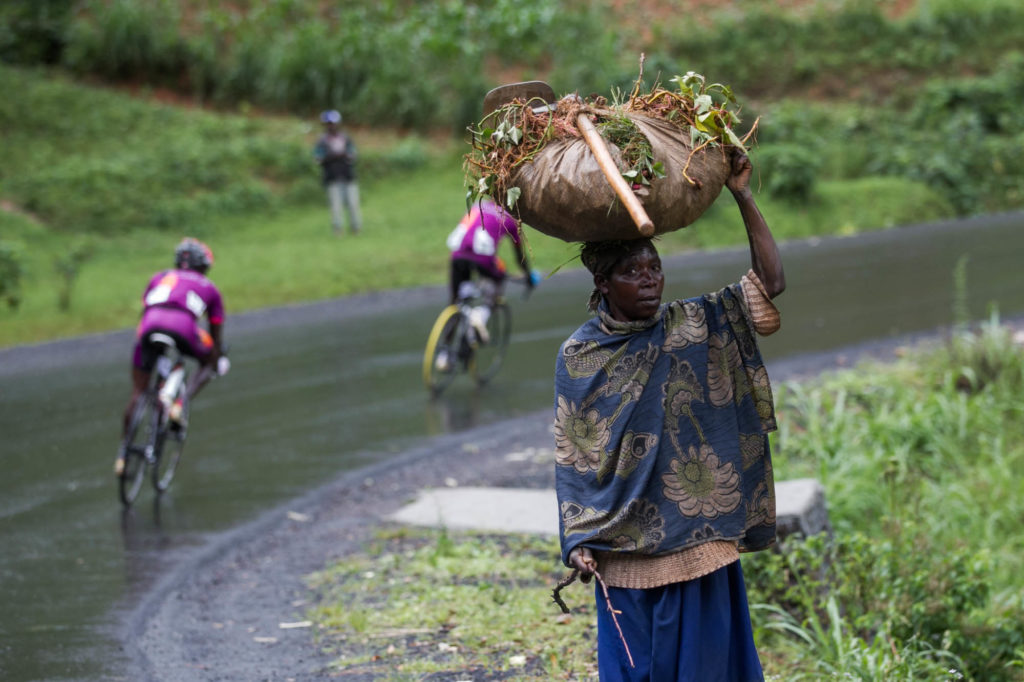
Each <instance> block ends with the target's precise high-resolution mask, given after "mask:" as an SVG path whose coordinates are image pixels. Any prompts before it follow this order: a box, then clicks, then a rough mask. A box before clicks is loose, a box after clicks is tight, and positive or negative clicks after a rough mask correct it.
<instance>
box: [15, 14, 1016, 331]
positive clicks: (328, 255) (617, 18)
mask: <svg viewBox="0 0 1024 682" xmlns="http://www.w3.org/2000/svg"><path fill="white" fill-rule="evenodd" d="M1022 33H1024V8H1022V7H1021V6H1020V3H1018V2H1015V1H1013V0H928V1H927V2H926V1H924V0H921V1H920V2H910V1H907V0H900V1H898V2H897V1H895V0H887V1H883V2H866V1H863V0H797V1H795V2H791V3H787V4H786V5H785V6H776V5H773V4H767V3H746V2H740V1H739V0H661V1H655V0H642V1H641V2H634V3H623V2H619V1H617V0H598V1H597V2H582V1H578V0H562V1H559V0H521V1H515V2H513V1H512V0H496V1H494V2H482V1H480V2H477V1H473V0H444V1H438V2H423V3H421V2H411V1H399V0H387V1H384V2H368V1H362V0H357V1H353V2H346V3H321V2H309V1H305V2H304V1H300V0H240V1H238V2H232V3H220V2H215V1H214V0H177V1H172V0H143V1H136V0H78V1H72V0H9V1H8V2H5V3H3V4H0V62H2V63H0V87H2V88H3V91H5V92H9V93H17V96H16V97H6V98H3V99H2V100H0V130H2V131H3V132H2V135H0V153H2V155H3V159H4V162H3V164H0V251H2V252H3V253H4V261H5V263H7V265H6V266H5V267H4V268H3V269H2V270H0V277H3V283H2V288H3V291H5V292H6V291H18V292H20V293H19V294H18V295H17V296H16V297H15V299H9V300H16V302H17V305H14V304H12V305H8V306H5V307H3V308H0V315H3V316H4V319H5V320H10V321H13V322H14V324H10V325H8V324H4V325H0V344H4V345H6V344H11V343H21V342H26V341H35V340H42V339H47V338H55V337H57V336H69V335H73V334H77V333H81V332H83V331H97V330H101V329H109V328H112V327H123V326H128V325H130V324H132V323H133V321H134V318H135V315H136V314H137V303H136V301H135V294H134V290H135V289H136V288H137V287H138V284H137V282H138V281H142V280H144V278H145V277H146V276H147V274H148V273H149V272H151V271H152V270H154V269H156V268H157V267H162V266H164V265H165V264H166V260H167V256H166V254H167V253H168V252H169V251H170V249H171V248H172V247H173V244H174V242H175V241H177V239H179V238H180V236H181V235H182V234H183V233H188V234H194V235H197V236H200V237H202V238H205V239H207V240H208V241H210V242H211V244H212V245H213V246H214V248H215V250H217V251H218V253H229V254H231V257H230V258H221V259H220V261H219V262H218V266H217V273H216V277H217V281H218V284H219V285H221V287H222V288H223V289H224V290H225V295H226V296H227V298H228V299H229V300H231V301H233V309H234V310H240V309H246V308H251V307H256V306H261V305H270V304H274V303H282V302H293V301H304V300H313V299H317V298H324V297H330V296H337V295H343V294H347V293H354V292H359V291H367V290H372V289H374V288H383V287H394V286H402V285H407V284H430V283H440V282H441V281H443V279H444V274H445V273H444V253H443V249H442V248H441V246H440V244H442V243H443V239H444V236H445V235H446V234H447V232H448V230H449V229H450V228H451V226H452V225H453V224H454V223H455V222H456V221H457V220H458V218H459V215H460V213H461V210H462V197H463V193H464V187H463V177H462V171H461V160H462V158H461V157H462V154H463V153H464V152H465V151H467V149H468V145H466V144H465V139H466V138H465V130H466V126H467V125H469V124H470V123H472V122H474V120H475V118H476V117H477V113H478V108H479V105H480V102H481V101H482V98H483V95H484V94H485V93H486V91H487V90H488V89H489V88H491V87H494V86H495V85H497V84H500V83H506V82H510V81H515V80H526V79H533V78H543V79H545V80H548V81H549V82H550V83H551V84H552V86H553V87H554V88H555V90H556V92H558V93H560V94H561V93H567V92H572V91H578V92H581V93H585V94H589V93H591V92H598V93H602V94H614V93H615V92H616V90H617V89H623V88H628V87H630V86H631V85H632V83H633V81H634V80H635V79H636V78H637V76H638V73H639V55H640V54H641V53H644V54H645V55H646V66H645V69H644V76H645V80H646V81H647V83H648V84H649V85H653V84H654V82H655V81H657V80H660V81H661V82H662V83H665V82H667V80H668V79H669V78H671V77H672V76H674V75H677V74H680V73H683V72H685V71H687V70H695V71H698V72H701V73H703V74H705V75H706V76H707V78H708V79H709V81H712V82H715V81H717V82H722V83H726V84H728V85H730V86H731V87H732V89H733V90H734V92H736V94H737V97H738V98H739V101H740V103H741V104H742V105H743V109H742V111H741V114H742V118H743V123H742V127H743V128H746V127H749V126H752V125H753V123H754V122H755V121H758V131H759V132H758V135H757V144H756V146H755V148H754V150H753V152H752V154H753V157H754V162H755V167H756V169H757V171H758V177H757V179H756V187H755V189H756V190H758V191H759V197H758V200H759V204H760V205H761V208H762V211H763V212H764V213H765V215H766V216H767V217H768V218H769V221H770V223H771V224H772V225H773V227H774V228H775V229H776V232H777V236H778V237H780V238H781V239H789V238H797V237H805V236H810V235H818V234H836V233H843V234H846V233H851V232H856V231H859V230H864V229H874V228H882V227H891V226H895V225H901V224H905V223H909V222H921V221H928V220H937V219H940V218H945V217H955V216H966V215H974V214H978V213H986V212H995V211H1005V210H1013V209H1018V208H1020V207H1021V206H1022V204H1024V197H1022V191H1024V182H1022V178H1024V153H1022V152H1024V132H1021V131H1024V120H1022V119H1024V113H1022V108H1021V107H1020V106H1019V102H1021V101H1022V100H1024V56H1022V52H1021V50H1020V47H1019V45H1018V43H1017V37H1018V36H1019V35H1021V34H1022ZM326 107H337V108H339V109H340V110H342V112H343V113H344V115H345V123H346V126H348V127H350V128H351V130H352V132H353V133H354V135H355V138H356V140H357V144H358V145H359V149H360V161H359V173H360V185H361V189H362V191H363V199H364V213H365V214H366V216H365V217H366V222H367V225H368V228H369V229H367V230H366V231H365V234H364V235H362V236H363V237H365V239H364V240H363V244H365V246H363V245H360V246H355V247H353V246H352V245H348V244H347V245H341V244H338V243H335V242H331V241H329V239H328V235H327V233H326V230H325V229H324V227H323V220H324V214H325V212H324V210H323V207H322V204H323V198H322V195H321V191H320V188H319V186H318V177H317V171H316V168H315V166H314V164H313V163H312V161H311V159H310V146H311V144H312V142H313V140H314V139H315V136H316V134H317V132H318V130H317V126H316V124H315V122H316V118H315V117H316V113H317V112H318V111H319V110H321V109H323V108H326ZM725 203H726V206H724V207H720V206H718V205H716V206H715V207H713V208H712V210H711V211H710V212H709V213H708V215H707V216H705V218H703V219H702V220H701V222H700V225H699V227H697V228H696V229H688V230H683V231H680V232H677V233H673V234H672V235H670V236H669V237H668V238H666V239H665V241H664V242H663V244H664V248H665V250H666V251H668V252H671V251H673V250H679V249H691V248H707V247H715V246H722V245H731V244H736V243H739V242H740V241H741V240H742V239H743V235H742V231H741V230H737V229H734V227H733V226H734V224H735V220H734V215H733V211H732V210H731V207H729V206H728V205H727V204H728V201H726V202H725ZM413 216H414V218H413ZM527 233H528V237H529V239H530V243H531V248H532V250H533V254H534V257H535V260H536V262H537V264H538V266H539V267H540V268H541V269H542V270H545V271H550V270H553V269H555V268H557V267H559V266H560V265H563V264H565V263H567V262H568V261H570V259H571V257H572V250H571V249H568V248H566V246H565V245H564V244H561V243H559V242H553V241H552V240H550V239H548V238H546V237H545V236H543V235H540V234H538V233H534V232H533V231H530V230H528V231H527ZM68 251H73V252H76V253H81V254H85V255H84V256H83V257H82V258H80V259H79V260H78V261H77V266H76V267H75V268H74V270H73V271H69V270H68V269H66V268H62V265H61V261H62V259H64V258H65V255H66V252H68ZM366 254H377V257H379V258H381V259H382V262H381V263H380V265H381V267H382V268H383V269H384V270H385V271H387V272H389V273H392V274H391V275H390V276H389V277H388V278H386V279H385V278H379V277H372V276H371V277H368V276H367V270H366V269H365V268H362V267H348V266H349V265H350V261H351V260H354V259H356V258H361V257H363V256H365V255H366ZM342 264H345V266H344V267H341V265H342ZM254 266H257V267H255V268H254ZM55 272H59V273H62V274H60V275H57V276H55ZM129 292H131V293H129Z"/></svg>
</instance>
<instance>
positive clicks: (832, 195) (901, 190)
mask: <svg viewBox="0 0 1024 682" xmlns="http://www.w3.org/2000/svg"><path fill="white" fill-rule="evenodd" d="M461 183H462V170H461V165H460V161H459V159H458V158H440V159H438V160H435V161H432V162H431V163H429V164H428V165H427V166H426V167H424V168H423V169H422V170H416V171H412V172H410V173H407V174H406V175H404V176H403V178H402V180H401V186H400V187H399V188H395V189H392V188H391V187H385V186H381V185H371V186H369V187H367V188H366V189H365V190H363V192H362V194H363V197H362V204H363V213H364V222H365V230H364V232H363V233H362V234H360V235H358V236H351V235H344V236H341V237H335V236H334V235H332V234H331V230H330V225H329V222H328V216H327V209H326V206H322V205H321V204H320V202H319V201H318V200H317V201H312V202H309V203H308V204H306V205H299V206H293V207H286V208H281V209H277V210H275V211H271V212H268V213H265V214H249V215H241V216H235V217H223V218H218V219H215V220H211V221H210V223H209V224H208V225H206V226H204V227H202V228H201V229H189V227H188V226H182V227H181V228H180V229H174V230H170V229H169V230H166V231H162V232H157V233H154V232H153V231H151V230H137V231H132V232H129V233H126V234H118V235H111V236H107V237H102V238H99V237H89V236H73V235H67V234H63V233H58V232H54V231H51V230H47V229H45V228H43V227H42V226H40V225H39V224H37V223H34V222H33V221H32V220H31V219H29V218H26V217H23V216H18V215H11V214H6V215H5V214H3V213H0V230H2V234H3V235H4V239H5V240H8V241H10V242H13V243H15V244H16V245H17V248H18V250H19V252H20V253H21V254H22V256H21V262H22V267H23V272H24V275H23V281H22V286H21V303H20V305H19V307H18V308H15V309H11V308H7V307H5V306H0V347H5V346H11V345H18V344H25V343H33V342H39V341H45V340H53V339H57V338H67V337H72V336H77V335H80V334H85V333H91V332H99V331H107V330H112V329H121V328H126V327H130V326H132V325H134V323H135V322H136V321H137V319H138V314H139V311H140V303H139V296H140V295H141V292H142V288H143V287H144V286H145V283H146V281H147V280H148V278H149V276H150V275H151V274H152V273H153V272H155V271H156V270H158V269H161V268H165V267H169V266H170V264H171V260H172V257H173V249H174V245H175V244H176V243H177V242H178V240H179V239H180V238H181V237H182V236H185V235H192V236H197V237H200V238H202V239H204V240H206V241H207V242H208V243H209V244H210V246H211V248H213V250H214V253H215V254H216V257H217V262H216V265H215V266H214V268H213V270H212V271H211V273H210V274H211V277H212V278H213V280H214V281H215V282H216V283H217V285H218V286H219V287H220V288H221V290H222V292H223V294H224V297H225V301H226V304H227V306H228V313H229V316H230V314H231V313H232V312H241V311H244V310H252V309H256V308H262V307H267V306H273V305H280V304H287V303H297V302H307V301H314V300H321V299H326V298H333V297H337V296H346V295H351V294H357V293H364V292H370V291H379V290H385V289H396V288H403V287H411V286H419V285H431V284H441V283H444V282H446V281H447V276H448V265H447V251H446V249H445V246H444V240H445V237H447V235H448V232H449V231H450V230H451V229H452V228H453V227H454V226H455V224H456V223H457V222H458V220H459V218H460V217H461V211H462V209H463V206H464V203H463V193H462V191H461V187H462V184H461ZM759 203H760V205H761V208H762V211H763V212H764V214H765V216H766V217H767V219H768V220H769V222H770V224H771V225H772V227H773V229H774V231H775V232H776V235H777V238H778V239H779V240H780V241H784V240H786V239H792V238H802V237H807V236H812V235H828V234H853V233H856V232H859V231H862V230H868V229H877V228H884V227H891V226H896V225H900V224H909V223H914V222H922V221H928V220H938V219H941V218H944V217H948V216H949V215H950V214H949V212H948V211H946V210H945V204H944V202H943V201H942V200H941V198H940V197H938V196H936V195H935V194H934V193H932V192H931V191H930V190H928V189H927V188H925V187H923V186H921V185H919V184H916V183H913V182H910V181H897V182H893V181H882V180H878V181H875V180H864V181H849V182H837V183H834V184H831V183H824V184H823V186H822V187H821V199H820V200H819V201H818V202H816V203H815V204H814V205H810V206H801V207H791V206H789V205H787V204H785V203H784V202H775V201H772V200H770V199H764V198H762V199H759ZM730 204H732V199H731V197H729V196H727V195H725V196H721V197H720V199H719V202H718V203H717V204H716V205H715V206H714V207H712V209H711V210H710V211H709V213H708V214H706V215H705V216H704V217H703V218H702V219H701V221H700V222H699V223H698V224H696V225H694V226H691V227H689V228H686V229H685V230H682V231H679V232H675V233H671V234H669V235H666V236H664V237H663V238H662V241H661V243H660V244H661V247H662V249H663V251H664V252H665V253H674V252H679V251H683V250H690V249H711V248H720V247H725V246H733V245H737V244H743V243H745V242H744V241H743V240H744V239H745V236H744V232H743V224H742V221H741V220H740V218H739V214H738V212H737V211H736V209H735V206H734V205H730ZM858 204H859V205H858ZM834 216H843V217H842V218H838V219H837V218H835V217H834ZM526 236H527V239H528V243H529V247H530V250H531V254H532V256H533V260H534V263H535V264H536V266H537V267H538V269H540V270H541V271H542V272H543V273H545V274H547V273H550V272H551V271H553V270H555V269H556V268H558V267H560V266H562V265H565V267H579V262H578V261H572V262H569V261H571V259H573V257H574V256H575V254H576V249H575V248H574V247H573V246H572V245H570V244H567V243H565V242H562V241H559V240H557V239H553V238H551V237H548V236H546V235H544V234H541V233H539V232H537V231H535V230H533V229H532V228H526ZM504 248H505V251H504V252H503V256H504V257H505V259H506V261H507V262H509V263H510V264H511V263H514V257H513V254H512V253H511V251H510V250H509V249H508V248H507V245H506V246H505V247H504ZM75 253H83V254H84V260H83V261H82V262H81V264H80V265H78V266H77V267H76V270H75V273H74V279H73V281H70V282H69V281H68V280H66V279H65V278H64V276H63V275H62V274H61V272H62V271H61V267H62V266H63V265H64V264H67V263H68V262H69V260H70V258H71V257H72V256H73V254H75ZM511 267H512V268H513V269H514V267H515V266H514V265H512V266H511ZM65 295H66V296H68V297H69V307H68V309H66V310H62V309H61V307H60V305H59V301H60V299H61V297H62V296H65ZM229 325H230V322H229ZM228 333H230V331H229V332H228Z"/></svg>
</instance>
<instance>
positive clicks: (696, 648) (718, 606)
mask: <svg viewBox="0 0 1024 682" xmlns="http://www.w3.org/2000/svg"><path fill="white" fill-rule="evenodd" d="M595 583H596V581H595ZM596 594H597V663H598V670H599V672H600V675H601V682H619V681H620V680H621V681H623V682H641V681H643V682H761V681H762V680H764V673H763V672H762V670H761V661H760V660H759V659H758V657H757V649H756V648H755V647H754V633H753V631H752V629H751V626H750V611H749V610H748V608H747V590H746V586H745V585H744V583H743V570H742V568H740V562H739V561H734V562H733V563H731V564H729V565H728V566H724V567H723V568H720V569H718V570H717V571H715V572H714V573H711V574H709V575H706V576H704V577H703V578H697V579H696V580H689V581H686V582H682V583H673V584H671V585H665V586H664V587H656V588H653V589H648V590H631V589H626V588H621V587H609V588H608V595H609V598H610V599H611V603H612V607H613V608H615V610H616V611H621V612H622V613H618V614H616V617H617V618H618V621H619V626H620V627H621V628H622V633H623V635H624V636H625V638H626V643H627V644H628V645H629V651H630V653H631V654H632V655H633V662H634V663H635V664H636V667H635V668H631V667H630V665H629V658H628V657H627V655H626V650H625V648H623V644H622V640H621V638H620V637H619V633H618V631H617V630H616V629H615V623H614V622H613V621H612V616H611V614H610V613H609V612H608V607H607V603H606V602H605V598H604V594H603V592H602V591H601V586H600V585H596Z"/></svg>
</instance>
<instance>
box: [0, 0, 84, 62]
mask: <svg viewBox="0 0 1024 682" xmlns="http://www.w3.org/2000/svg"><path fill="white" fill-rule="evenodd" d="M71 5H72V0H7V1H6V2H4V3H0V61H5V62H10V63H12V64H40V63H41V64H55V63H57V62H59V61H60V59H61V54H62V53H63V51H64V46H65V32H66V30H67V25H68V22H69V21H70V18H71Z"/></svg>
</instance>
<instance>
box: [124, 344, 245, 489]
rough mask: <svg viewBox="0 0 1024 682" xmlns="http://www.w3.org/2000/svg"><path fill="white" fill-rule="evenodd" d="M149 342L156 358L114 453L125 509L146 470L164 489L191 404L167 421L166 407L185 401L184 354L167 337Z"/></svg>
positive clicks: (177, 457) (184, 434)
mask: <svg viewBox="0 0 1024 682" xmlns="http://www.w3.org/2000/svg"><path fill="white" fill-rule="evenodd" d="M148 341H149V342H150V343H153V344H156V345H158V346H159V347H160V355H159V356H158V357H157V362H156V367H155V369H154V371H153V374H152V377H151V379H150V384H149V386H148V387H147V388H146V390H145V391H144V392H143V393H142V394H141V395H140V396H139V399H138V400H137V401H136V403H135V406H134V407H133V408H132V414H131V418H130V419H129V421H128V430H127V431H126V433H125V436H124V438H123V440H122V442H121V448H120V450H119V451H118V462H117V470H118V471H117V479H118V494H119V495H120V498H121V503H122V504H123V505H124V506H125V507H128V506H130V505H131V504H132V502H134V501H135V498H137V497H138V495H139V492H140V491H141V489H142V484H143V481H144V480H145V477H146V471H147V470H148V471H149V472H150V478H151V481H152V483H153V488H154V489H155V490H156V492H157V494H160V493H163V492H166V491H167V489H168V488H169V487H170V485H171V481H172V480H173V479H174V473H175V471H176V470H177V468H178V462H179V460H180V459H181V454H182V451H183V450H184V449H185V440H186V438H187V436H188V428H187V426H185V425H186V424H188V412H189V406H190V402H191V401H188V400H184V401H183V410H184V412H183V413H182V415H181V418H180V419H178V420H173V421H172V420H171V419H170V415H169V410H170V407H171V405H172V404H174V402H175V401H177V400H179V399H184V397H185V391H186V386H187V385H188V368H187V366H186V362H185V355H184V354H183V353H182V352H181V350H180V349H179V348H178V345H177V343H176V342H175V340H174V338H173V337H171V336H169V335H167V334H162V333H159V332H154V333H151V334H150V335H149V337H148ZM226 360H227V358H226V356H225V357H224V358H223V361H222V363H221V365H220V366H219V367H218V371H217V373H216V375H221V374H224V373H225V372H226V371H227V367H228V364H227V363H226ZM216 375H215V376H216Z"/></svg>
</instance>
